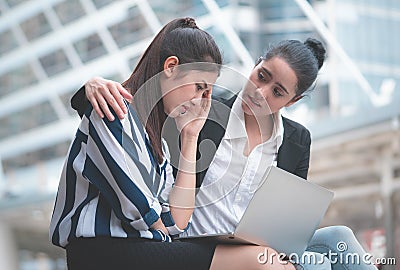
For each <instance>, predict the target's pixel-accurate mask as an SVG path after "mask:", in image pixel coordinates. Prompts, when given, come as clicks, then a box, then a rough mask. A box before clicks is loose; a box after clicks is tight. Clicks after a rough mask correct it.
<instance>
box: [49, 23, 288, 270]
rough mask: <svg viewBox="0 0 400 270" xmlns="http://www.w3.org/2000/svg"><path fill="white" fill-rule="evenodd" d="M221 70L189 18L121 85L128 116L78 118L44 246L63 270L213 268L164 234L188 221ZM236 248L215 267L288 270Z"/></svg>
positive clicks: (196, 248)
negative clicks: (169, 136) (51, 247)
mask: <svg viewBox="0 0 400 270" xmlns="http://www.w3.org/2000/svg"><path fill="white" fill-rule="evenodd" d="M199 62H200V63H199ZM221 62H222V60H221V54H220V51H219V49H218V47H217V45H216V44H215V42H214V40H213V38H212V37H211V36H210V35H209V34H208V33H206V32H205V31H203V30H201V29H199V28H198V27H197V26H196V23H195V21H194V20H193V19H191V18H182V19H175V20H173V21H171V22H169V23H168V24H167V25H166V26H164V28H163V29H162V30H161V31H160V32H159V33H158V34H157V36H156V37H155V38H154V40H153V41H152V43H151V44H150V45H149V47H148V48H147V50H146V51H145V53H144V54H143V56H142V58H141V60H140V61H139V63H138V65H137V67H136V68H135V70H134V71H133V73H132V74H131V76H130V78H129V79H128V80H127V81H125V82H124V84H123V86H124V87H125V88H126V89H127V90H128V91H130V93H131V94H132V95H133V96H134V98H133V101H132V104H131V105H129V104H128V103H126V104H125V108H126V112H127V114H126V117H125V118H124V119H122V120H117V121H109V120H107V119H105V118H104V119H102V118H101V117H99V116H98V115H97V114H96V113H95V110H94V109H93V107H90V108H88V109H87V110H86V111H85V114H84V115H83V117H82V121H81V124H80V126H79V128H78V130H77V132H76V136H75V138H74V140H73V142H72V144H71V146H70V149H69V153H68V157H67V159H66V162H65V165H64V168H63V171H62V174H61V179H60V185H59V190H58V193H57V199H56V203H55V207H54V211H53V216H52V219H51V225H50V238H51V241H52V243H53V244H55V245H57V246H60V247H63V248H66V251H67V264H68V268H69V269H111V268H112V269H128V268H129V269H208V268H211V269H217V267H215V266H213V265H212V261H213V257H214V251H215V248H216V246H215V244H204V243H203V244H201V243H193V242H173V241H172V240H171V235H175V234H178V233H181V232H183V231H184V230H185V229H186V228H187V227H188V224H189V223H190V219H191V215H192V213H193V208H194V201H195V183H196V179H195V166H196V151H197V139H198V135H199V133H200V130H201V129H202V127H203V125H204V122H205V119H206V118H207V114H208V111H209V109H210V102H211V100H210V99H211V91H212V85H213V84H214V83H215V81H216V79H217V77H218V74H219V71H220V70H219V69H220V64H221ZM114 115H115V114H114ZM167 115H168V116H169V117H172V118H174V119H175V123H176V125H177V127H178V129H179V130H180V139H181V145H182V149H181V153H180V159H179V168H178V173H177V175H176V178H175V179H174V177H173V175H172V167H171V165H170V164H169V154H168V147H167V145H166V143H164V141H163V140H162V138H161V131H162V127H163V124H164V121H165V119H166V116H167ZM115 116H116V115H115ZM238 248H241V249H242V252H241V256H236V257H233V256H232V254H237V251H236V249H235V250H233V249H227V250H226V252H223V253H218V254H219V256H220V257H219V258H218V261H219V262H221V261H224V260H226V262H231V261H232V260H237V261H238V264H237V267H238V269H241V266H240V265H241V264H240V263H239V262H241V263H243V262H246V268H247V266H248V267H249V269H250V268H254V267H256V269H258V268H260V269H286V268H287V269H293V266H292V265H291V264H287V265H283V264H282V265H281V264H278V263H277V264H275V265H268V264H266V265H261V264H258V262H257V259H256V258H257V254H259V253H260V252H263V251H264V250H265V248H264V247H256V246H241V247H238ZM271 252H273V251H272V250H271Z"/></svg>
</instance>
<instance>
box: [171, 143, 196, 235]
mask: <svg viewBox="0 0 400 270" xmlns="http://www.w3.org/2000/svg"><path fill="white" fill-rule="evenodd" d="M181 145H182V148H181V154H180V157H179V168H178V173H177V175H176V179H175V184H174V188H173V189H172V191H171V193H170V196H169V202H170V210H171V215H172V217H173V219H174V221H175V224H176V225H177V226H178V227H179V228H181V229H184V228H185V227H186V226H187V224H188V222H189V220H190V217H191V215H192V213H193V209H194V205H195V194H196V193H195V187H196V151H197V137H192V136H184V135H182V136H181Z"/></svg>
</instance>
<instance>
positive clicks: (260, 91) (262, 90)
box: [255, 86, 269, 100]
mask: <svg viewBox="0 0 400 270" xmlns="http://www.w3.org/2000/svg"><path fill="white" fill-rule="evenodd" d="M268 90H269V88H268V86H264V87H258V88H257V89H256V91H255V98H256V99H258V100H261V99H262V100H267V98H268V93H269V91H268Z"/></svg>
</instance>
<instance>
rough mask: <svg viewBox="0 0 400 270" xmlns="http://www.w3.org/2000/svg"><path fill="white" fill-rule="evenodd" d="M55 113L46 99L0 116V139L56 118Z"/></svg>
mask: <svg viewBox="0 0 400 270" xmlns="http://www.w3.org/2000/svg"><path fill="white" fill-rule="evenodd" d="M57 119H58V118H57V115H56V113H55V112H54V110H53V107H52V106H51V104H50V103H49V102H48V101H45V102H43V103H40V104H38V105H36V106H34V107H30V108H28V109H26V110H23V111H21V112H18V113H14V114H10V115H7V116H4V117H3V118H0V126H1V127H2V128H1V129H0V139H3V138H5V137H8V136H13V135H16V134H18V133H21V132H23V131H27V130H29V129H32V128H36V127H38V126H40V125H44V124H47V123H50V122H53V121H55V120H57Z"/></svg>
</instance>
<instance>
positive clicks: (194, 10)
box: [148, 0, 207, 24]
mask: <svg viewBox="0 0 400 270" xmlns="http://www.w3.org/2000/svg"><path fill="white" fill-rule="evenodd" d="M148 2H149V4H150V6H151V7H152V8H153V10H154V12H155V13H156V15H157V17H158V18H159V19H160V21H161V23H163V24H165V23H167V22H169V21H170V20H172V19H175V18H176V14H186V15H187V16H190V17H194V18H197V17H199V16H203V15H205V14H206V13H207V8H206V7H205V6H204V4H203V3H202V1H201V0H189V1H188V0H176V1H170V2H169V3H168V5H166V4H165V1H163V0H149V1H148Z"/></svg>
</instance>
